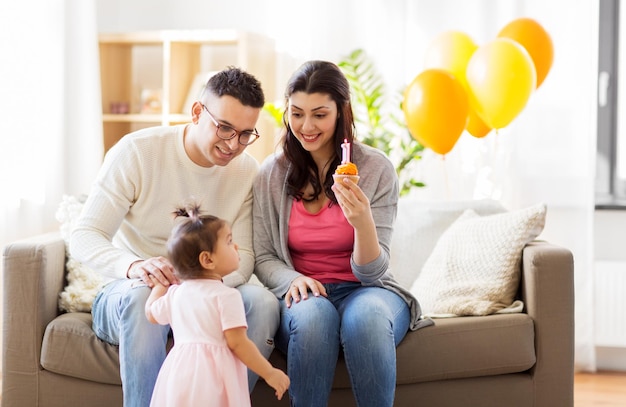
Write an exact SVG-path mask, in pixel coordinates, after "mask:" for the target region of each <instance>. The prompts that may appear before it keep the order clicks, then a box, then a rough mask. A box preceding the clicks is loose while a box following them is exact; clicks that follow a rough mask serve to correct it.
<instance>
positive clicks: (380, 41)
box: [97, 0, 626, 370]
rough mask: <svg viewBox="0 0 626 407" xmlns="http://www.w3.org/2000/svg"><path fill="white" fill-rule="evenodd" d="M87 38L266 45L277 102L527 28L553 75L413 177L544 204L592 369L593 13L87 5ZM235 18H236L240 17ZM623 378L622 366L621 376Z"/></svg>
mask: <svg viewBox="0 0 626 407" xmlns="http://www.w3.org/2000/svg"><path fill="white" fill-rule="evenodd" d="M97 3H98V30H99V31H100V32H109V31H134V30H147V29H197V28H238V29H248V30H251V31H256V32H260V33H264V34H266V35H268V36H271V37H273V38H274V39H275V41H276V45H277V49H278V51H279V53H280V56H279V59H278V63H277V66H278V67H279V71H278V74H277V81H276V82H277V84H278V85H277V86H278V88H279V89H277V90H276V94H278V95H282V93H283V86H284V84H285V83H286V80H287V78H288V76H289V75H290V74H291V72H292V71H293V69H295V67H297V66H298V65H299V64H300V63H301V62H302V61H304V60H307V59H318V58H319V59H329V60H338V59H339V58H341V57H342V56H344V55H347V54H348V53H349V52H350V51H352V50H354V49H356V48H364V49H365V50H366V51H367V52H368V54H370V55H371V56H372V57H374V59H375V61H376V63H377V66H378V67H379V69H380V70H381V72H382V73H383V75H384V76H385V78H386V80H387V84H388V85H389V87H390V88H391V89H401V88H402V87H404V86H406V85H407V84H408V83H409V82H410V81H411V80H412V79H413V78H414V77H415V76H416V75H417V74H418V73H420V71H421V70H422V69H423V66H422V63H423V58H424V55H425V50H426V48H427V46H428V45H429V43H430V41H432V39H433V38H434V37H435V36H436V35H437V34H439V33H440V32H442V31H444V30H448V29H454V30H460V31H464V32H466V33H468V34H469V35H471V36H472V37H473V39H474V40H475V41H476V42H477V43H478V44H479V45H480V44H481V43H484V42H486V41H488V40H490V39H492V38H494V37H495V36H496V34H497V32H498V31H499V29H500V28H502V27H503V26H504V25H505V24H506V23H508V22H509V21H511V20H513V19H515V18H518V17H525V16H528V17H532V18H534V19H536V20H537V21H539V22H540V23H541V24H542V25H543V26H544V27H545V28H546V30H547V31H548V32H549V33H550V35H551V37H552V39H553V42H554V46H555V59H554V64H553V66H552V69H551V71H550V73H549V75H548V77H547V79H546V80H545V82H544V83H543V84H542V86H541V87H540V89H538V90H537V91H536V92H535V93H534V94H533V95H532V96H531V99H530V101H529V104H528V105H527V107H526V109H525V110H524V111H523V112H522V113H521V114H520V115H519V116H518V117H517V118H516V119H515V120H514V121H513V123H512V124H511V125H509V126H508V127H507V128H505V129H502V130H501V131H500V132H499V134H497V135H495V134H492V135H489V136H488V137H486V138H485V139H475V138H473V137H471V136H470V135H468V134H464V135H463V136H462V137H461V139H460V140H459V142H458V144H457V145H456V146H455V148H454V149H453V151H452V152H451V153H449V154H448V155H447V156H446V159H445V162H444V161H442V160H441V159H440V157H437V156H435V155H434V154H431V153H429V152H427V153H426V154H425V156H424V159H423V160H422V162H421V163H420V165H419V168H418V173H419V174H420V175H421V177H422V178H423V179H424V180H425V181H426V183H427V185H428V186H427V188H424V189H423V190H421V191H419V192H418V194H421V195H423V196H424V198H425V199H456V198H475V197H482V196H488V197H494V198H498V199H501V200H502V201H503V202H504V203H505V205H506V206H507V207H509V208H510V209H516V208H521V207H524V206H528V205H530V204H532V203H535V202H538V201H543V202H546V203H547V204H548V219H547V223H546V227H545V230H544V232H543V234H542V235H541V238H545V239H547V240H550V241H552V242H554V243H556V244H559V245H562V246H565V247H568V248H569V249H571V250H572V252H573V253H574V257H575V266H576V301H577V303H576V307H577V315H576V319H577V322H576V343H577V349H576V361H577V366H578V367H579V368H580V369H585V370H592V369H593V368H594V349H593V346H592V345H593V344H592V331H591V317H592V316H591V313H590V312H589V310H590V309H591V305H592V297H591V292H590V290H591V286H592V284H591V283H592V281H591V278H590V276H591V267H592V259H593V245H592V238H593V227H592V226H593V223H592V222H593V219H592V215H593V180H594V176H593V171H594V168H595V165H594V161H593V160H594V159H595V104H594V103H595V100H596V86H595V72H596V55H597V52H596V48H597V46H596V43H597V2H589V1H583V0H574V1H571V0H551V1H545V0H506V1H498V2H495V1H490V0H473V1H456V0H395V1H393V2H389V1H383V0H344V1H334V0H318V1H316V2H310V1H303V0H291V1H290V0H274V1H245V0H237V1H229V2H225V1H213V0H211V1H207V0H176V1H174V0H162V1H159V2H155V1H148V0H134V1H123V0H97ZM242 10H244V11H245V12H242ZM624 369H625V370H626V366H625V367H624Z"/></svg>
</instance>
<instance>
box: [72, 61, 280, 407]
mask: <svg viewBox="0 0 626 407" xmlns="http://www.w3.org/2000/svg"><path fill="white" fill-rule="evenodd" d="M264 102H265V98H264V95H263V90H262V88H261V84H260V83H259V82H258V81H257V79H256V78H254V77H253V76H252V75H250V74H248V73H246V72H244V71H242V70H240V69H238V68H232V67H231V68H227V69H225V70H224V71H221V72H219V73H217V74H215V75H214V76H212V77H211V79H210V80H209V81H208V82H207V85H206V87H205V89H204V91H203V93H202V95H201V97H200V100H199V101H197V102H195V103H194V104H193V106H192V109H191V110H192V111H191V114H192V119H191V122H190V123H188V124H185V125H176V126H163V127H152V128H147V129H143V130H139V131H136V132H133V133H130V134H127V135H126V136H124V137H123V138H122V139H121V140H120V141H119V142H118V143H117V144H116V145H114V146H113V147H112V148H111V149H110V150H109V152H108V153H107V155H106V157H105V159H104V163H103V165H102V167H101V169H100V172H99V174H98V176H97V178H96V181H95V183H94V185H93V187H92V190H91V192H90V194H89V197H88V199H87V202H86V203H85V206H84V209H83V211H82V214H81V217H80V219H79V221H78V225H77V227H76V228H75V230H74V232H73V233H72V236H71V241H70V250H71V253H72V255H73V256H74V257H75V258H76V259H78V260H79V261H81V262H83V263H85V264H87V265H88V266H90V267H91V268H92V269H94V270H97V271H99V272H100V273H101V274H102V275H103V276H104V277H105V278H107V279H108V280H110V282H108V284H106V285H105V286H104V288H103V289H102V290H101V291H100V292H99V293H98V295H97V296H96V299H95V301H94V304H93V309H92V316H93V329H94V331H95V332H96V335H97V336H98V337H99V338H100V339H102V340H103V341H105V342H108V343H111V344H113V345H119V353H120V373H121V378H122V388H123V392H124V406H126V407H131V406H148V405H149V403H150V398H151V395H152V389H153V386H154V382H155V380H156V377H157V375H158V372H159V368H160V367H161V364H162V363H163V360H164V359H165V355H166V342H167V337H168V334H169V331H170V329H169V327H168V326H162V325H158V324H151V323H150V322H148V320H147V319H146V317H145V313H144V305H145V302H146V299H147V297H148V295H149V294H150V290H151V287H152V286H153V283H152V282H151V280H150V278H148V276H149V275H152V276H154V277H155V278H156V279H158V280H159V281H160V282H161V283H163V284H165V285H170V284H175V283H177V282H178V281H177V279H176V276H175V274H174V270H173V267H172V265H171V263H170V262H169V261H168V260H167V258H166V257H165V256H166V241H167V238H168V237H169V234H170V231H171V229H172V227H173V219H174V216H173V212H174V210H175V209H176V208H177V207H178V206H180V205H181V203H184V201H185V200H187V199H194V200H195V201H197V202H200V203H201V204H202V207H203V209H204V210H206V212H208V213H211V214H213V215H215V216H218V217H220V218H223V219H225V220H226V221H228V222H229V223H230V224H231V225H232V233H233V241H235V242H237V244H238V245H239V253H240V257H241V261H240V268H239V270H238V271H236V272H233V273H231V274H230V275H228V276H226V277H225V278H224V283H226V284H227V285H229V286H231V287H236V288H237V289H238V290H239V291H240V293H241V295H242V297H243V300H244V305H245V310H246V318H247V321H248V336H249V337H250V339H252V341H253V342H254V343H255V344H256V345H257V347H258V348H259V349H260V350H261V353H262V354H263V355H264V356H265V357H266V358H267V357H269V355H270V353H271V352H272V350H273V348H274V342H273V341H274V339H273V338H274V333H275V331H276V329H277V327H278V321H279V318H280V316H279V306H278V301H277V299H276V297H274V295H273V294H271V293H270V292H269V291H268V290H266V289H264V288H263V287H261V286H258V285H253V284H248V283H247V282H248V280H249V278H250V276H251V275H252V272H253V268H254V253H253V250H252V193H251V185H252V180H253V178H254V176H255V175H256V173H257V170H258V163H257V161H256V160H255V159H254V158H252V157H251V156H250V155H248V154H247V153H244V150H245V149H246V147H247V146H248V145H250V144H251V143H252V142H254V141H255V140H256V139H257V138H258V134H257V133H256V129H255V124H256V122H257V120H258V118H259V114H260V112H261V109H262V107H263V104H264ZM256 380H257V376H256V375H254V374H253V373H252V372H249V386H250V391H251V390H252V388H253V387H254V384H255V383H256ZM210 385H211V384H210V383H207V386H210Z"/></svg>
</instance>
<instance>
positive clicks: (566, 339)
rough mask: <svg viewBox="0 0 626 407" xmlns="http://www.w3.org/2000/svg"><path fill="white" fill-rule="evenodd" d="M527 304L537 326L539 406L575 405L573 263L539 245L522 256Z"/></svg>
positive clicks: (557, 251) (568, 255)
mask: <svg viewBox="0 0 626 407" xmlns="http://www.w3.org/2000/svg"><path fill="white" fill-rule="evenodd" d="M521 295H522V300H523V301H524V304H525V306H526V312H527V313H528V315H530V316H531V317H532V319H533V321H534V324H535V351H536V354H537V363H536V364H535V366H534V367H533V369H532V374H533V376H534V383H535V386H536V388H535V391H534V392H533V394H534V395H535V403H534V405H536V406H557V405H559V406H572V405H573V403H574V400H573V397H574V394H573V392H574V260H573V256H572V253H571V252H570V251H569V250H568V249H565V248H563V247H559V246H556V245H554V244H551V243H548V242H544V241H535V242H532V243H530V244H528V245H527V246H526V247H525V248H524V251H523V255H522V281H521Z"/></svg>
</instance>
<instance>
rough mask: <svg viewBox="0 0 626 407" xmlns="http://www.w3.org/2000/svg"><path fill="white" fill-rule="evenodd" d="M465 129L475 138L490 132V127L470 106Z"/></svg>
mask: <svg viewBox="0 0 626 407" xmlns="http://www.w3.org/2000/svg"><path fill="white" fill-rule="evenodd" d="M465 130H467V132H468V133H469V134H471V135H472V136H474V137H476V138H482V137H485V136H486V135H487V134H489V132H491V127H489V126H487V124H486V123H485V122H484V121H483V119H481V118H480V116H479V115H478V113H476V111H475V110H474V109H472V107H471V106H470V109H469V117H468V119H467V126H465Z"/></svg>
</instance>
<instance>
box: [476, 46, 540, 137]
mask: <svg viewBox="0 0 626 407" xmlns="http://www.w3.org/2000/svg"><path fill="white" fill-rule="evenodd" d="M465 75H466V77H467V83H468V85H469V99H470V106H471V107H472V108H473V109H474V110H475V111H476V113H478V115H479V116H480V118H481V119H482V120H483V121H484V122H485V124H486V125H487V126H489V127H490V128H492V129H501V128H503V127H506V126H507V125H508V124H509V123H510V122H511V121H513V119H514V118H515V117H517V115H518V114H519V113H520V112H521V111H522V110H523V109H524V107H525V106H526V103H527V102H528V99H529V98H530V95H531V94H532V92H533V90H534V89H535V87H536V86H535V85H536V83H537V73H536V71H535V66H534V64H533V60H532V59H531V57H530V55H529V54H528V52H527V51H526V49H524V47H522V46H521V45H520V44H519V43H517V42H516V41H513V40H511V39H509V38H496V39H495V40H493V41H491V42H490V43H487V44H485V45H483V46H481V47H479V48H478V49H477V50H476V52H474V54H473V55H472V57H471V58H470V60H469V62H468V64H467V70H466V72H465Z"/></svg>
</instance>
